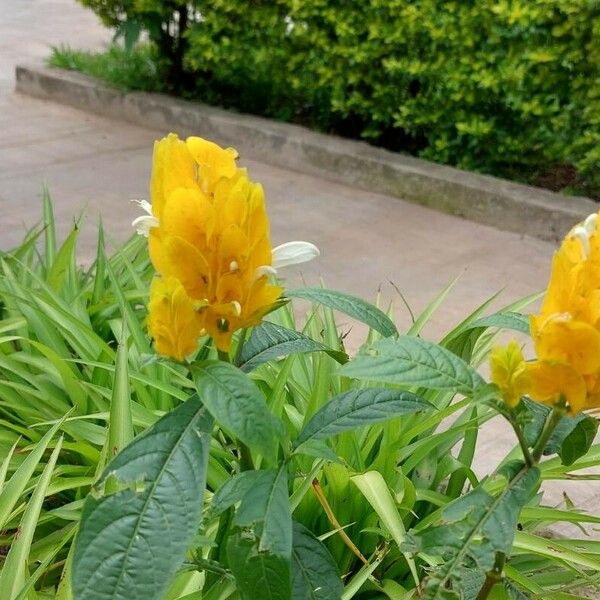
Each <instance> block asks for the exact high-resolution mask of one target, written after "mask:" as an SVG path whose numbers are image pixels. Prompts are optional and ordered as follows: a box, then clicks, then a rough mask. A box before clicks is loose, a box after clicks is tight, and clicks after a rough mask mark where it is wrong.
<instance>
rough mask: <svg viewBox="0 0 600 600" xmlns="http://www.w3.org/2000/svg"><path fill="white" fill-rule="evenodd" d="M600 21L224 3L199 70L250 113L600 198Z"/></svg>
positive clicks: (196, 59) (567, 6) (493, 0)
mask: <svg viewBox="0 0 600 600" xmlns="http://www.w3.org/2000/svg"><path fill="white" fill-rule="evenodd" d="M599 23H600V8H599V6H598V3H597V2H595V1H594V0H575V1H571V2H564V1H563V0H535V1H534V2H508V1H500V2H499V1H497V0H486V1H485V2H478V3H473V2H455V1H454V0H422V1H420V2H417V3H415V2H407V1H406V0H378V1H376V2H358V3H350V4H349V3H347V2H340V1H334V2H331V1H330V2H323V1H322V0H312V1H310V2H298V1H296V0H278V1H277V2H259V3H256V2H252V3H249V2H235V3H232V2H229V1H227V0H217V1H216V2H211V3H210V9H209V8H208V7H207V10H206V11H204V13H203V19H202V21H201V22H200V23H197V24H195V25H194V26H193V27H192V29H191V32H190V50H189V62H190V64H191V65H192V66H193V67H194V69H196V71H197V72H198V73H199V75H200V76H201V78H200V84H199V85H200V86H202V88H203V89H205V90H206V92H207V93H208V94H209V98H210V93H211V92H212V94H213V96H214V95H215V93H216V96H217V98H216V99H217V100H220V101H222V102H225V103H226V104H233V105H235V106H237V107H238V108H240V109H242V110H247V111H251V112H261V113H263V114H267V115H272V116H278V117H280V118H287V119H298V118H299V119H301V120H306V121H308V122H311V123H313V124H315V125H316V126H317V127H319V128H321V129H324V130H333V131H337V132H340V133H342V134H343V135H350V136H356V137H358V136H360V137H364V138H366V139H369V140H372V141H374V142H376V143H379V144H383V145H385V146H388V147H391V148H392V149H396V150H404V151H406V150H408V151H410V152H413V153H417V154H419V155H420V156H423V157H426V158H430V159H433V160H436V161H439V162H443V163H447V164H452V165H457V166H459V167H462V168H466V169H474V170H480V171H484V172H488V173H493V174H497V175H505V176H513V177H517V178H521V179H528V180H536V176H539V175H546V177H545V178H541V177H539V181H541V182H542V183H543V182H544V181H546V184H547V185H550V187H555V188H557V189H560V188H561V187H565V186H569V185H570V186H573V185H580V186H582V185H583V186H584V187H585V185H587V186H588V189H590V190H593V189H594V188H595V190H596V193H597V190H598V185H599V180H598V175H597V173H598V166H599V164H600V163H599V162H598V158H599V157H598V140H599V138H598V135H600V133H599V132H600V127H599V124H600V121H599V119H600V89H599V87H598V86H599V83H598V82H599V81H600V77H599V75H600V73H599V71H598V68H599V67H598V65H599V64H600V44H599V43H598V39H599V31H600V30H599V27H600V25H599ZM557 165H573V166H574V167H575V168H576V169H577V172H578V178H577V177H574V176H572V175H571V176H569V177H567V178H566V181H561V176H560V173H558V171H559V170H560V169H557ZM567 171H568V169H567Z"/></svg>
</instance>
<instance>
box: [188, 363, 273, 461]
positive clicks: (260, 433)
mask: <svg viewBox="0 0 600 600" xmlns="http://www.w3.org/2000/svg"><path fill="white" fill-rule="evenodd" d="M192 372H193V375H194V381H195V383H196V389H197V390H198V394H199V395H200V398H201V399H202V402H203V403H204V404H205V406H206V408H208V410H209V411H210V413H211V414H212V416H213V417H214V418H215V420H216V421H217V423H219V425H221V426H222V427H223V428H224V429H226V430H227V431H229V432H230V433H231V434H233V435H234V436H235V437H236V438H237V439H239V440H241V441H242V442H243V443H244V444H246V445H248V446H250V447H251V448H255V449H256V450H258V451H259V452H261V454H263V455H269V454H271V453H272V451H273V449H274V447H275V440H276V439H277V438H278V437H280V436H281V435H282V432H283V423H282V422H281V421H280V420H279V419H277V418H276V417H275V416H274V415H272V414H271V413H270V412H269V409H268V408H267V403H266V401H265V398H264V396H263V395H262V394H261V392H260V390H259V389H258V388H257V387H256V385H254V383H253V382H252V380H251V379H250V378H249V377H248V376H247V375H245V374H244V373H242V372H241V371H240V370H239V369H238V368H237V367H234V366H233V365H230V364H229V363H225V362H208V361H207V362H204V363H200V364H198V365H196V366H194V368H193V370H192Z"/></svg>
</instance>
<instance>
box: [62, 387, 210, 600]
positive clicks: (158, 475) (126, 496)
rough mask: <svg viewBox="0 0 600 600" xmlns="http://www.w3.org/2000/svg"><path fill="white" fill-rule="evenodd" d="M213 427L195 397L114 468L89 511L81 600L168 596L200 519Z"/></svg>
mask: <svg viewBox="0 0 600 600" xmlns="http://www.w3.org/2000/svg"><path fill="white" fill-rule="evenodd" d="M212 424H213V421H212V418H211V416H210V414H209V413H208V411H207V410H206V409H205V407H204V406H203V405H202V403H201V402H200V400H199V399H198V397H197V396H193V397H192V398H190V399H189V400H188V401H187V402H185V403H183V404H182V405H180V406H179V407H178V408H177V409H176V410H174V411H173V412H171V413H168V414H167V415H165V416H164V417H163V418H162V419H160V420H159V421H158V422H157V423H156V424H155V425H153V426H152V427H151V428H150V429H148V430H147V431H146V432H145V433H144V434H143V435H142V436H140V437H138V438H137V439H135V440H134V441H133V442H132V443H131V444H130V445H129V446H127V447H126V448H125V449H124V450H123V451H122V452H121V453H120V454H118V455H117V456H116V457H115V458H114V459H113V460H112V462H111V463H110V464H109V465H108V467H107V469H106V470H105V472H104V473H103V475H102V477H101V478H100V480H99V481H98V483H97V484H96V485H95V486H94V490H93V492H92V494H90V495H89V496H88V498H87V499H86V502H85V505H84V509H83V513H82V521H81V526H80V530H79V534H78V537H77V542H76V548H75V556H74V560H73V593H74V598H75V599H76V600H116V599H119V600H152V599H159V598H163V595H164V590H165V588H166V587H167V585H168V584H169V582H170V580H171V578H172V577H173V575H174V574H175V572H176V571H177V569H178V568H179V566H180V565H181V563H182V562H183V560H184V558H185V553H186V550H187V549H188V546H189V544H190V543H191V541H192V540H193V538H194V534H195V532H196V528H197V525H198V523H199V520H200V511H201V507H202V496H203V493H204V487H205V482H206V470H207V461H208V451H209V445H210V435H211V430H212ZM115 480H116V483H118V485H119V488H120V490H119V491H117V492H115V493H113V494H110V495H103V492H104V488H105V487H106V486H107V484H110V487H112V486H113V485H114V483H115Z"/></svg>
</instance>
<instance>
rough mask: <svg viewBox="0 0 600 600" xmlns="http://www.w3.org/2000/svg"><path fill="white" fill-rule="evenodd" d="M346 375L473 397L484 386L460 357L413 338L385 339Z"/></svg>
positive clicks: (353, 363)
mask: <svg viewBox="0 0 600 600" xmlns="http://www.w3.org/2000/svg"><path fill="white" fill-rule="evenodd" d="M341 373H342V375H345V376H347V377H353V378H355V379H368V380H371V381H381V382H385V383H395V384H400V385H409V386H423V387H428V388H432V389H438V390H452V391H456V392H461V393H463V394H472V393H473V392H474V390H475V389H476V388H477V387H478V386H480V385H482V384H483V383H484V381H483V379H482V378H481V376H480V375H479V374H478V373H477V371H475V369H473V368H472V367H471V366H469V365H468V364H467V363H466V362H465V361H463V360H462V359H460V358H459V357H458V356H456V355H455V354H453V353H452V352H450V351H449V350H447V349H446V348H442V347H441V346H438V345H437V344H433V343H431V342H427V341H425V340H423V339H421V338H417V337H412V336H400V337H399V338H397V339H384V340H380V341H379V342H377V343H375V344H374V345H373V346H371V347H369V348H368V349H367V350H366V352H365V353H364V354H360V355H358V356H357V357H356V358H355V359H354V360H352V361H351V362H349V363H348V364H346V365H344V366H343V367H342V369H341Z"/></svg>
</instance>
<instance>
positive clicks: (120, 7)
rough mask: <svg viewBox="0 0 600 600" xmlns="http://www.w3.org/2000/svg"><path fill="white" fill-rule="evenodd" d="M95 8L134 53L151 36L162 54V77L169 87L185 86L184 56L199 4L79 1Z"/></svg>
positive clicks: (159, 0)
mask: <svg viewBox="0 0 600 600" xmlns="http://www.w3.org/2000/svg"><path fill="white" fill-rule="evenodd" d="M79 2H80V3H81V4H83V6H87V7H89V8H91V9H92V10H93V11H94V12H95V13H96V14H97V15H98V16H99V17H100V19H101V20H102V22H103V23H104V24H105V25H106V26H108V27H111V28H114V29H115V39H118V38H123V40H124V43H125V48H126V49H127V50H130V49H131V48H132V47H133V45H134V44H135V42H136V41H137V39H138V37H139V36H140V34H141V33H142V32H145V33H147V34H148V37H149V38H150V40H151V42H152V43H153V45H154V46H155V47H156V49H157V51H158V55H157V59H158V64H159V65H160V77H165V78H166V81H165V84H166V86H167V87H168V88H171V89H175V90H179V89H181V87H182V86H184V85H185V80H186V76H187V74H186V72H185V70H184V68H183V57H184V55H185V53H186V50H187V32H188V25H189V23H190V22H191V19H192V18H193V14H194V11H195V8H196V4H197V3H196V2H184V1H182V0H79Z"/></svg>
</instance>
